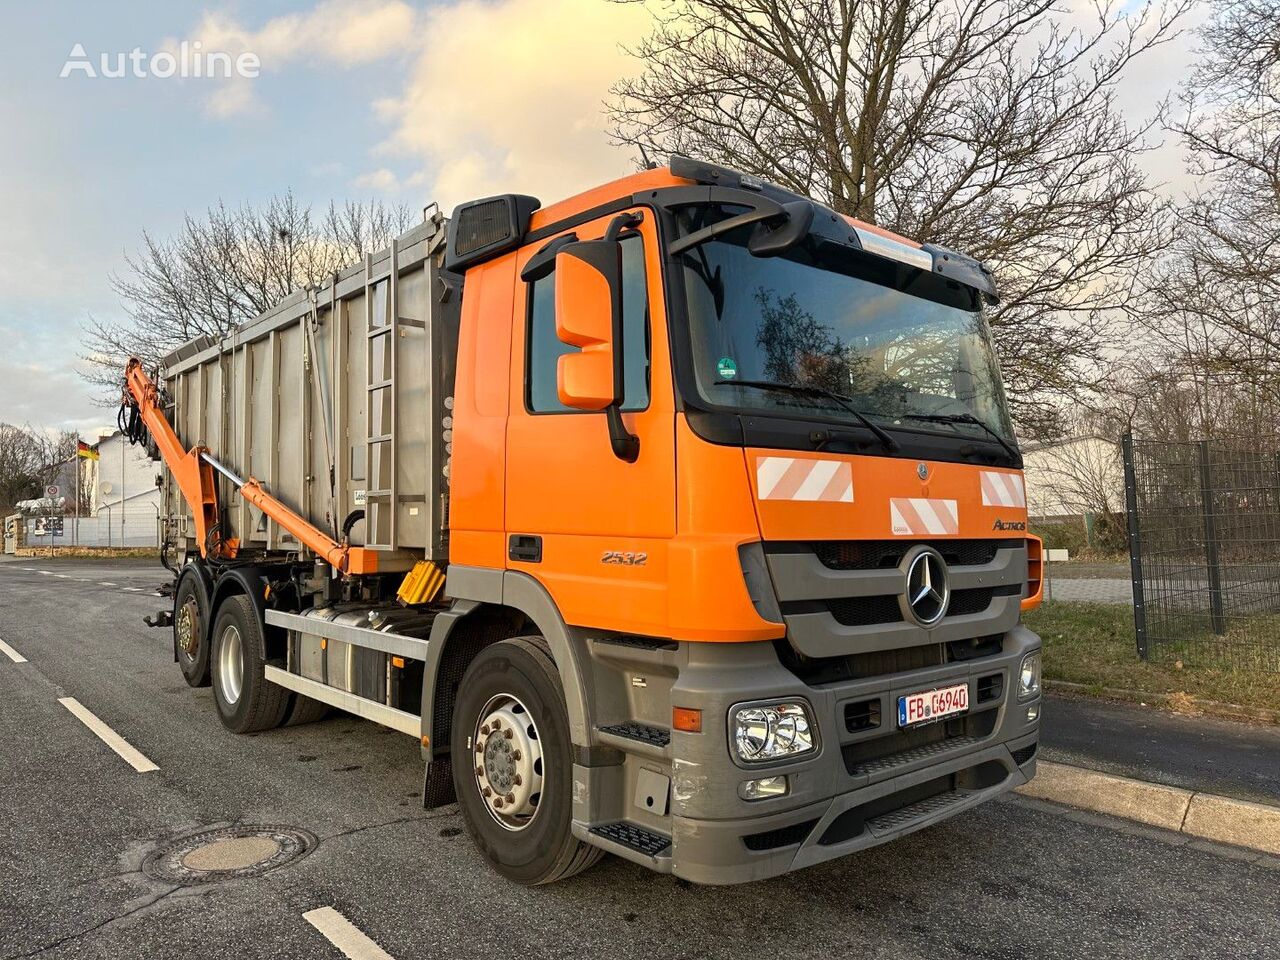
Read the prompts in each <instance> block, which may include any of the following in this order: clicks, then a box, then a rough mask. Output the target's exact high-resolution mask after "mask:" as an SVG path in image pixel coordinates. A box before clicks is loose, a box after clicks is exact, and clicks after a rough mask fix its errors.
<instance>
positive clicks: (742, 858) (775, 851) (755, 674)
mask: <svg viewBox="0 0 1280 960" xmlns="http://www.w3.org/2000/svg"><path fill="white" fill-rule="evenodd" d="M1039 645H1040V641H1039V638H1038V637H1036V636H1035V635H1034V634H1032V633H1031V632H1030V631H1028V630H1026V629H1025V628H1023V627H1016V628H1014V629H1013V630H1012V631H1010V632H1009V633H1008V634H1006V635H1005V638H1004V641H1003V644H1002V650H1001V652H1000V653H999V654H998V655H994V656H988V657H983V658H980V659H976V660H970V661H964V662H955V663H948V664H944V665H942V666H936V667H928V668H924V669H918V670H909V671H905V672H901V673H894V674H887V675H882V676H876V677H870V678H866V679H861V680H853V681H848V682H840V683H829V684H822V685H819V686H812V687H811V686H808V685H806V684H804V683H803V682H801V681H800V680H799V679H798V678H797V677H796V676H795V675H794V674H792V673H791V672H790V671H788V670H787V669H786V668H785V667H783V666H782V665H781V663H780V662H779V661H778V659H777V657H776V655H774V654H773V651H772V649H771V648H770V647H769V645H768V644H753V645H751V646H752V647H754V648H755V652H756V653H757V654H759V655H757V656H754V657H752V658H750V662H743V657H742V654H743V649H742V646H741V645H737V644H735V645H732V646H735V647H737V648H738V649H737V650H734V651H725V650H723V649H722V648H720V645H716V644H692V645H690V646H691V647H692V648H693V649H692V650H691V651H690V654H689V660H688V662H687V663H686V664H685V665H684V667H683V669H681V671H680V674H679V678H678V679H677V681H676V684H675V686H674V688H673V689H672V698H673V699H672V702H673V703H676V704H696V705H699V706H701V707H702V710H703V717H704V728H703V732H702V733H700V734H689V733H679V732H677V733H675V734H673V737H672V744H671V756H672V767H671V770H672V783H671V788H672V789H671V821H670V823H671V850H670V857H671V859H670V869H671V871H672V872H673V873H674V874H676V875H677V876H680V877H683V878H685V879H688V880H692V881H694V882H698V883H707V884H724V883H740V882H744V881H749V880H758V879H763V878H766V877H772V876H777V875H778V874H782V873H786V872H788V871H790V870H795V869H799V868H801V867H807V866H812V865H814V864H816V863H821V862H823V861H825V860H830V859H834V858H836V857H840V856H843V855H845V854H848V853H852V852H854V851H856V850H861V849H864V848H866V847H870V846H874V845H876V844H880V843H884V842H886V841H888V840H892V839H894V838H895V837H899V836H902V835H904V834H907V833H911V832H914V831H916V830H919V829H922V828H923V827H926V826H929V825H931V824H933V823H937V822H938V821H940V820H943V819H946V818H947V817H951V816H954V815H955V814H958V813H960V812H962V811H964V810H967V809H969V808H970V807H973V806H976V805H977V804H979V803H982V802H983V801H985V800H988V799H991V798H992V797H994V796H996V795H998V794H1000V793H1003V792H1006V791H1008V790H1011V789H1013V788H1014V787H1016V786H1018V785H1020V784H1023V783H1026V782H1027V781H1028V780H1029V779H1031V777H1032V776H1034V773H1035V759H1034V757H1035V747H1036V744H1037V741H1038V737H1039V719H1038V717H1037V719H1036V720H1033V721H1028V720H1027V708H1028V707H1029V706H1031V705H1033V704H1037V703H1038V697H1036V698H1031V699H1026V700H1020V699H1019V698H1018V695H1017V689H1016V685H1017V675H1018V667H1019V665H1020V663H1021V660H1022V657H1023V656H1025V655H1026V654H1027V653H1029V652H1031V651H1032V650H1035V649H1037V648H1038V647H1039ZM725 646H728V645H725ZM729 654H732V655H731V656H730V655H729ZM962 680H967V681H968V682H969V684H970V704H971V707H970V710H969V712H968V713H967V714H966V715H964V717H962V718H958V719H956V720H954V721H952V720H944V721H942V722H940V723H939V724H935V725H934V727H933V728H932V729H931V728H917V729H915V730H911V731H904V730H899V729H898V728H897V722H896V716H897V715H896V703H897V697H898V696H900V695H902V694H906V693H910V692H914V691H918V690H926V689H930V688H932V687H936V686H945V685H948V684H951V683H957V682H960V681H962ZM997 682H998V683H999V694H998V695H997V696H993V695H992V689H993V687H994V685H995V684H996V683H997ZM790 697H798V698H802V699H804V700H806V701H807V702H808V703H809V705H810V706H811V707H812V709H813V714H814V717H813V719H814V723H815V725H816V726H817V728H818V738H819V745H818V748H817V750H816V751H815V753H814V754H813V755H812V756H810V757H806V758H801V759H797V760H792V761H788V762H782V763H777V764H766V765H759V766H757V765H752V766H750V767H748V766H746V765H744V764H742V763H739V762H738V761H737V760H736V759H735V757H734V755H733V754H732V752H731V746H730V743H729V731H728V718H729V714H730V710H731V708H732V707H733V706H734V705H735V704H740V703H743V702H748V701H752V700H760V699H785V698H790ZM871 714H875V716H876V717H877V718H878V723H877V724H876V725H875V726H867V725H866V723H867V720H868V717H869V715H871ZM779 775H786V776H787V777H788V778H789V783H790V792H789V793H788V795H787V796H785V797H778V798H773V799H768V800H756V801H747V800H743V799H741V797H740V796H739V794H738V785H739V784H740V783H741V782H743V781H745V780H751V779H757V778H762V777H770V776H779Z"/></svg>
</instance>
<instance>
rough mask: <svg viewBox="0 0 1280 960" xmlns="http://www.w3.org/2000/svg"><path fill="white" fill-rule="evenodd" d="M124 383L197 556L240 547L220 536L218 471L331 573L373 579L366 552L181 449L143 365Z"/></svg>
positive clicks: (222, 555)
mask: <svg viewBox="0 0 1280 960" xmlns="http://www.w3.org/2000/svg"><path fill="white" fill-rule="evenodd" d="M124 380H125V397H124V401H125V403H126V404H128V405H130V406H133V407H134V408H136V409H137V411H138V415H139V416H140V417H141V418H142V422H143V423H144V424H146V427H147V430H148V431H150V433H151V437H152V439H153V440H154V441H155V444H156V446H157V447H158V448H159V450H160V456H161V457H162V458H163V460H164V462H165V464H166V466H168V468H169V471H170V473H172V474H173V478H174V480H175V481H176V482H177V484H178V488H179V489H180V490H181V491H182V496H183V497H184V498H185V499H186V501H187V503H188V504H190V506H191V512H192V514H193V516H194V517H195V525H196V542H197V543H198V544H199V547H200V555H201V556H203V557H210V556H211V557H212V558H214V559H224V560H229V559H231V558H233V557H234V556H235V555H236V553H237V552H238V550H239V547H240V544H239V541H237V540H235V539H223V538H222V537H221V536H219V535H218V527H219V515H220V514H219V504H218V488H217V484H216V482H215V477H214V471H215V470H216V471H217V472H218V473H220V474H222V475H223V476H224V477H226V478H227V479H228V480H230V481H231V482H232V483H234V484H235V485H236V487H237V488H238V489H239V490H240V495H241V496H242V497H244V499H245V501H246V502H247V503H250V504H252V505H253V506H255V507H257V508H258V509H259V510H261V511H262V512H263V513H264V514H266V515H267V516H268V517H270V518H271V519H272V520H274V521H275V522H276V523H278V524H279V525H280V527H281V528H282V529H284V530H287V531H288V532H289V533H291V534H293V536H294V537H296V538H297V540H298V542H299V543H301V544H304V545H305V546H307V547H308V548H310V549H311V550H313V551H314V552H315V553H316V555H317V556H319V557H322V558H323V559H324V560H325V561H326V562H327V563H328V564H329V565H330V566H332V567H333V569H334V570H337V571H340V572H342V573H371V572H373V571H374V570H376V569H377V558H376V557H375V556H374V555H372V554H371V553H370V552H369V551H368V550H365V549H363V548H360V547H354V548H353V547H351V546H349V545H348V544H345V543H339V542H338V541H336V540H334V539H333V538H332V537H330V536H328V535H327V534H326V533H324V531H322V530H320V529H319V528H317V527H315V526H314V525H312V524H310V523H308V522H307V521H306V520H305V519H303V518H302V517H300V516H299V515H298V514H297V513H295V512H294V511H293V510H290V509H289V508H288V507H286V506H285V505H284V504H283V503H281V502H280V501H279V500H277V499H276V498H275V497H273V496H271V494H269V493H267V491H266V490H264V489H263V488H262V484H260V483H259V482H258V481H257V480H256V479H254V478H253V477H249V478H248V479H247V480H246V479H241V478H240V477H238V476H237V475H236V474H235V473H233V472H232V471H231V470H229V469H228V468H227V467H225V466H223V465H222V464H221V463H219V462H218V461H217V460H215V459H214V458H213V456H212V455H211V454H210V453H209V451H208V450H207V449H206V448H204V447H201V446H195V447H192V448H191V449H190V450H186V449H184V448H183V446H182V443H181V441H180V440H179V439H178V435H177V434H176V433H174V431H173V427H172V426H171V425H170V423H169V420H168V418H167V417H165V415H164V410H163V408H162V407H161V404H160V391H159V389H158V388H157V387H156V385H155V383H154V382H153V381H152V380H151V378H150V377H149V376H147V373H146V371H145V370H144V369H143V367H142V361H141V360H139V359H138V358H137V357H134V358H133V359H131V360H130V361H129V365H128V366H127V367H126V368H125V376H124ZM210 534H213V536H212V537H211V536H210Z"/></svg>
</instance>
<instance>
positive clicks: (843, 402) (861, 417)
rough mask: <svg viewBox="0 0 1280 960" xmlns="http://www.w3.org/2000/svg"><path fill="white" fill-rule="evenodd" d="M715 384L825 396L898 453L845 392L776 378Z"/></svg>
mask: <svg viewBox="0 0 1280 960" xmlns="http://www.w3.org/2000/svg"><path fill="white" fill-rule="evenodd" d="M713 385H714V386H717V387H719V386H738V387H755V388H756V389H757V390H777V391H779V392H781V393H794V394H796V395H797V396H802V397H823V398H824V399H827V400H830V401H832V402H833V403H834V404H835V405H836V406H838V407H840V408H841V409H842V410H844V411H845V412H846V413H848V414H849V415H850V416H852V417H854V418H855V419H856V420H857V421H858V422H859V423H860V424H862V425H863V426H864V427H866V428H867V429H868V430H870V431H871V432H872V433H874V434H875V436H876V439H877V440H879V441H880V443H881V444H882V445H883V446H884V448H885V450H887V451H888V452H889V453H896V452H897V450H898V441H897V440H895V439H893V437H891V436H889V434H888V433H886V432H885V430H884V428H882V427H878V426H876V424H874V423H872V422H871V420H870V418H869V417H867V415H866V414H865V413H863V412H862V411H861V410H859V409H857V408H856V407H854V406H852V405H851V404H850V402H849V401H850V400H852V399H853V398H852V397H846V396H844V395H843V394H839V393H836V392H834V391H832V390H824V389H823V388H822V387H806V386H802V385H800V384H796V383H778V382H777V381H774V380H716V381H715V383H714V384H713Z"/></svg>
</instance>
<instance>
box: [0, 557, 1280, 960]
mask: <svg viewBox="0 0 1280 960" xmlns="http://www.w3.org/2000/svg"><path fill="white" fill-rule="evenodd" d="M154 563H155V562H154V561H144V562H141V563H128V562H111V563H92V562H85V561H56V560H55V561H49V560H29V559H24V560H23V561H22V562H19V563H5V564H3V565H0V640H3V641H5V642H6V643H7V644H8V645H9V647H10V649H11V650H12V651H14V653H15V654H16V655H18V656H19V657H21V658H25V661H26V662H14V661H13V659H12V658H10V657H8V656H7V655H5V654H4V653H3V652H0V838H3V840H2V842H0V960H18V958H24V960H25V958H29V957H42V958H86V957H102V958H112V960H116V958H132V957H145V958H148V960H152V958H168V957H174V958H177V957H182V958H203V957H218V958H225V957H236V958H251V957H271V958H294V957H298V958H304V957H305V958H322V960H340V958H341V957H343V956H349V957H362V958H368V957H387V956H389V957H393V958H396V960H409V958H416V957H421V958H432V960H436V958H445V957H454V956H464V955H465V956H468V957H487V956H493V957H505V956H511V955H519V956H522V957H528V958H542V957H547V958H551V957H556V958H560V957H597V956H598V957H606V956H607V957H610V958H615V957H616V958H632V957H635V958H644V960H652V958H654V957H690V958H692V957H699V958H701V957H726V958H728V957H732V958H741V957H744V956H749V957H754V956H775V955H781V956H787V957H792V958H794V957H830V956H844V955H847V954H849V953H850V952H851V951H856V953H857V954H858V955H859V956H860V957H867V958H926V957H927V958H974V957H982V958H1010V960H1013V958H1026V957H1045V958H1059V957H1060V958H1077V957H1081V956H1088V957H1091V958H1093V957H1097V958H1111V957H1117V958H1120V957H1123V958H1125V960H1137V958H1147V957H1152V958H1157V957H1158V958H1162V960H1163V958H1168V957H1190V956H1194V957H1222V958H1233V960H1234V958H1254V957H1257V958H1263V957H1274V956H1276V954H1277V944H1280V913H1278V912H1277V910H1276V909H1275V907H1276V902H1277V897H1278V892H1280V858H1274V857H1272V858H1267V857H1257V856H1256V855H1254V856H1248V857H1246V856H1244V855H1242V852H1241V851H1239V850H1238V849H1236V848H1234V847H1229V846H1223V845H1219V844H1213V843H1206V842H1203V841H1196V840H1191V839H1190V838H1188V837H1187V836H1185V835H1181V834H1177V833H1173V832H1170V831H1165V830H1158V829H1151V828H1148V827H1144V826H1140V825H1136V824H1132V823H1129V822H1126V821H1124V820H1120V819H1115V818H1111V817H1104V816H1100V815H1097V814H1091V813H1084V812H1080V811H1074V810H1068V809H1065V808H1062V807H1058V806H1056V805H1053V804H1050V803H1045V802H1042V801H1039V800H1035V799H1029V798H1025V797H1019V796H1010V797H1008V798H1005V799H1002V800H999V801H996V802H993V803H990V804H986V805H985V806H983V807H981V808H978V809H977V810H974V811H971V812H969V813H966V814H964V815H962V816H960V817H957V818H953V819H951V820H949V821H947V822H945V823H943V824H940V825H938V826H936V827H933V828H930V829H928V830H925V831H921V832H919V833H916V834H913V835H912V836H910V837H906V838H904V839H902V840H898V841H895V842H894V843H891V844H888V845H886V846H882V847H878V848H876V849H873V850H870V851H866V852H864V853H860V854H857V855H854V856H852V857H847V858H844V859H841V860H837V861H834V862H832V863H828V864H824V865H822V866H819V867H815V868H812V869H810V870H806V871H802V872H799V873H796V874H793V875H791V876H788V877H783V878H779V879H777V880H772V881H765V882H761V883H756V884H750V885H746V886H739V887H730V888H702V887H695V886H691V885H689V884H687V883H683V882H680V881H677V880H674V879H672V878H670V877H663V876H658V875H655V874H651V873H649V872H647V871H645V870H643V869H642V868H640V867H637V866H634V865H631V864H628V863H625V862H623V861H620V860H617V859H613V858H606V859H605V860H604V861H603V862H602V863H601V864H600V865H599V866H597V867H595V868H594V869H592V870H590V871H588V872H587V873H584V874H582V875H580V876H578V877H576V878H574V879H572V880H570V881H567V882H565V883H561V884H556V885H554V886H551V887H545V888H537V889H525V888H521V887H516V886H513V885H511V884H509V883H507V882H506V881H504V880H502V879H501V878H499V877H498V876H496V875H495V874H493V873H492V872H491V871H490V870H489V869H488V868H487V867H486V866H485V864H484V863H483V861H482V860H481V858H480V857H479V855H478V854H477V853H476V852H475V850H474V849H473V848H472V846H471V844H470V841H469V840H468V839H467V837H466V836H465V834H464V833H463V832H462V824H461V821H460V817H459V816H458V814H457V812H456V809H455V808H453V807H447V808H444V809H442V810H439V811H424V810H423V809H422V808H421V788H422V782H421V776H422V765H421V760H420V758H419V753H418V746H417V743H416V742H415V741H414V740H412V739H411V738H408V737H404V736H402V735H400V734H396V733H393V732H389V731H386V730H384V729H382V728H380V727H377V726H374V725H373V724H370V723H367V722H364V721H361V720H358V719H355V718H353V717H349V716H345V715H341V714H339V715H337V716H336V717H334V718H332V719H329V720H326V721H323V722H321V723H317V724H310V725H306V726H299V727H288V728H283V729H279V730H274V731H270V732H268V733H263V734H259V735H256V736H250V737H237V736H234V735H232V734H230V733H228V732H227V731H226V730H224V729H223V727H222V726H221V724H220V723H219V721H218V719H217V716H216V714H215V712H214V708H213V704H212V702H211V694H210V692H209V691H208V690H207V689H205V690H191V689H190V688H188V687H187V686H186V685H185V683H183V681H182V678H181V675H180V674H179V671H178V669H177V667H176V665H175V664H174V663H173V662H172V655H171V651H170V645H169V636H168V633H167V631H163V630H150V629H148V628H146V627H144V626H143V625H142V623H141V617H142V616H143V615H144V614H147V613H151V612H153V611H155V610H156V609H158V608H159V607H160V606H161V605H162V604H163V603H164V601H162V600H160V599H159V598H157V597H155V596H153V595H151V593H150V592H149V591H150V590H151V589H152V588H154V587H155V586H156V585H157V584H159V583H160V582H161V581H162V580H163V579H164V576H165V574H164V572H163V571H161V570H159V569H158V568H157V567H156V566H154ZM68 698H74V700H75V701H76V703H78V704H79V705H81V706H82V707H83V708H84V709H85V710H87V711H90V712H91V713H92V714H93V715H94V716H96V717H97V718H100V720H101V721H102V722H103V723H105V724H107V725H109V727H110V728H111V729H112V730H113V731H115V732H116V733H117V734H118V735H119V736H120V737H121V738H123V740H124V741H126V742H127V744H128V745H130V746H131V747H132V748H134V749H135V750H136V751H137V752H138V753H139V754H140V755H141V756H142V757H143V758H144V759H145V760H147V761H149V762H150V763H151V764H152V765H153V766H154V767H155V768H156V769H151V770H149V772H138V770H137V768H136V767H135V766H133V765H131V764H130V763H129V762H126V760H125V759H124V758H123V757H121V756H119V755H117V754H116V753H115V752H113V750H112V749H111V748H109V747H108V746H107V745H106V744H105V743H104V742H103V741H102V740H100V739H99V738H98V737H97V736H95V735H94V733H93V732H91V731H90V730H89V729H88V728H87V727H86V726H85V725H84V723H82V722H81V720H79V719H77V717H76V716H75V715H73V714H72V712H71V710H70V708H69V707H68V706H65V705H64V704H63V703H61V702H60V701H61V700H66V699H68ZM1070 710H1071V707H1070V705H1068V704H1065V702H1064V701H1060V700H1058V699H1057V698H1055V699H1054V700H1053V701H1051V702H1050V704H1049V707H1048V709H1047V710H1046V713H1045V731H1046V732H1045V744H1046V746H1045V750H1046V753H1045V755H1046V756H1047V757H1055V756H1057V757H1066V756H1074V757H1077V758H1084V756H1085V755H1084V753H1083V752H1082V751H1083V750H1084V746H1082V745H1081V744H1082V741H1083V742H1084V744H1085V745H1087V744H1088V742H1089V741H1090V739H1092V740H1099V739H1103V740H1105V739H1107V737H1105V736H1102V737H1092V738H1091V737H1090V736H1087V735H1085V734H1084V733H1082V731H1087V730H1089V729H1091V728H1090V726H1089V725H1090V724H1095V723H1096V724H1102V727H1101V728H1094V729H1103V730H1106V729H1107V728H1106V721H1107V718H1106V716H1105V715H1096V714H1095V715H1085V714H1072V713H1070V712H1069V711H1070ZM1195 722H1196V723H1202V722H1203V721H1195ZM1059 726H1061V727H1063V728H1067V727H1071V728H1072V730H1071V731H1069V732H1064V733H1063V734H1062V735H1061V736H1059V735H1058V733H1057V731H1056V728H1058V727H1059ZM1126 729H1127V728H1126ZM1147 729H1148V730H1150V731H1154V730H1155V729H1156V728H1155V727H1154V726H1150V727H1148V728H1147ZM1112 733H1113V735H1114V737H1125V736H1128V734H1127V733H1121V732H1118V731H1112ZM1150 735H1151V736H1153V737H1154V736H1156V734H1155V733H1154V732H1152V733H1151V734H1150ZM1194 741H1195V738H1194V736H1190V737H1189V738H1188V742H1194ZM1206 749H1210V748H1208V747H1206ZM1150 750H1151V751H1155V748H1154V747H1152V748H1150ZM1072 751H1077V752H1075V753H1073V752H1072ZM1103 761H1105V762H1108V763H1114V764H1116V765H1117V766H1116V768H1115V769H1126V770H1129V771H1130V772H1140V773H1144V774H1146V773H1149V770H1148V769H1147V768H1146V767H1143V766H1142V765H1143V764H1144V763H1150V764H1152V765H1155V764H1158V763H1159V762H1160V761H1159V753H1158V752H1150V753H1148V754H1143V753H1142V752H1141V750H1140V749H1139V748H1138V747H1136V746H1135V747H1134V748H1133V750H1132V751H1130V752H1128V753H1126V752H1124V751H1120V750H1119V749H1118V748H1117V749H1116V750H1115V752H1113V753H1112V754H1111V755H1110V756H1109V759H1108V758H1105V757H1104V758H1103ZM1095 762H1101V761H1095ZM1244 762H1245V761H1244V760H1243V759H1242V758H1241V759H1240V760H1239V761H1238V762H1237V761H1234V760H1233V761H1230V762H1227V763H1224V764H1222V767H1223V768H1224V769H1223V770H1221V771H1218V770H1215V775H1219V776H1220V777H1221V779H1220V780H1219V781H1217V783H1218V786H1220V787H1222V788H1223V789H1227V788H1234V787H1233V786H1232V785H1233V784H1235V783H1238V782H1239V781H1240V780H1241V774H1242V773H1243V772H1244V771H1243V764H1244ZM1126 765H1127V766H1126ZM1273 766H1274V764H1273ZM1270 782H1271V781H1267V783H1270ZM1260 789H1269V787H1263V788H1260ZM233 824H240V825H246V824H265V825H275V826H279V827H292V828H296V829H300V830H303V831H308V832H309V833H310V834H312V835H314V837H315V838H316V840H317V844H316V846H315V848H314V850H313V851H312V852H311V853H310V854H309V855H308V856H306V857H305V858H303V859H301V860H297V861H294V862H293V863H292V864H289V865H287V866H284V867H281V868H280V869H277V870H275V871H273V872H270V873H266V874H264V875H261V876H256V877H246V878H243V879H237V880H231V881H226V882H221V883H214V884H206V885H203V886H196V887H177V886H174V885H172V884H171V883H168V882H165V881H161V880H156V879H152V878H151V876H150V875H149V874H147V873H144V872H142V870H141V864H142V861H143V859H144V858H145V857H146V856H147V854H148V853H151V852H153V851H155V850H157V849H158V848H159V847H161V846H162V845H164V844H166V843H168V842H170V841H172V840H175V839H177V838H181V837H186V836H188V835H190V834H193V833H195V832H198V831H201V830H205V829H209V828H212V827H218V826H225V825H233ZM338 944H341V945H342V946H341V948H340V946H338ZM372 951H377V952H372Z"/></svg>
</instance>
